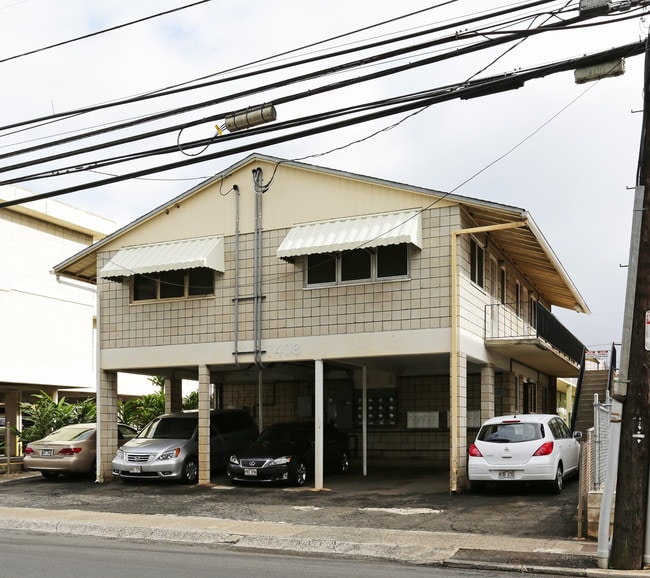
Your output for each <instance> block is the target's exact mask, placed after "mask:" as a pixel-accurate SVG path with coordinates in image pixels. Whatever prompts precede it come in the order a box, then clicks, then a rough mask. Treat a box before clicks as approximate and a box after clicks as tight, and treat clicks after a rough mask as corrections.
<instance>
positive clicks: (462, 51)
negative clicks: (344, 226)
mask: <svg viewBox="0 0 650 578" xmlns="http://www.w3.org/2000/svg"><path fill="white" fill-rule="evenodd" d="M576 21H579V18H578V19H576ZM571 22H573V20H572V21H569V24H570V23H571ZM567 25H568V24H567ZM553 29H554V28H553ZM545 31H546V28H544V27H539V28H537V29H535V30H534V31H530V30H524V31H519V32H514V33H512V36H506V35H503V36H500V37H498V38H494V39H488V40H484V41H482V42H477V43H475V44H471V45H469V46H465V47H464V48H458V49H456V50H452V51H449V52H447V53H443V54H439V55H435V56H431V57H428V58H423V59H420V60H418V61H410V62H408V63H406V64H402V65H400V66H396V67H392V68H388V69H384V70H381V71H378V72H374V73H371V74H367V75H364V76H359V77H355V78H351V79H346V80H344V81H340V82H336V83H330V84H328V85H325V86H323V87H320V88H311V89H309V90H306V91H303V92H301V93H297V94H293V95H289V96H285V97H282V98H278V99H275V100H274V104H275V105H276V106H279V105H282V104H286V103H289V102H293V101H296V100H299V99H303V98H308V97H313V96H315V95H317V94H323V93H325V92H330V91H334V90H339V89H341V88H344V87H348V86H353V85H356V84H359V83H361V82H368V81H370V80H376V79H379V78H382V77H384V76H389V75H393V74H398V73H401V72H404V71H407V70H411V69H413V68H416V67H422V66H427V65H430V64H433V63H438V62H442V61H443V60H446V59H449V58H456V57H459V56H462V55H466V54H469V53H471V52H476V51H479V50H483V49H486V48H490V47H493V46H497V45H501V44H505V43H508V42H512V41H514V40H517V39H522V38H526V37H528V35H530V34H531V33H536V34H539V33H542V32H545ZM484 34H485V33H476V32H468V33H465V34H463V35H458V34H457V35H455V36H454V37H452V38H450V37H445V38H442V39H437V40H434V41H430V42H428V43H426V44H427V45H428V47H431V46H434V45H437V44H440V43H442V44H444V43H446V42H449V41H451V40H452V39H453V40H458V39H459V38H463V39H464V38H466V37H482V36H483V35H484ZM411 51H412V49H411V48H407V49H400V50H397V51H392V52H391V53H389V57H391V58H392V57H394V56H396V55H400V56H402V55H403V54H405V53H409V52H411ZM384 54H385V53H384ZM377 58H379V59H382V60H383V59H384V58H385V56H384V55H381V56H377V57H374V58H373V59H372V60H373V61H376V59H377ZM368 61H369V59H368V58H366V59H364V62H365V63H366V64H367V63H368ZM340 68H341V65H339V66H337V67H334V68H330V69H327V70H326V71H316V72H311V73H307V74H305V75H301V76H299V77H293V78H291V79H289V80H285V81H280V82H275V83H272V84H269V85H265V86H262V87H259V86H258V87H255V88H251V89H247V90H245V91H240V92H238V93H235V94H232V95H229V96H227V97H222V98H219V99H211V100H210V101H207V102H204V103H200V104H198V105H192V106H189V105H188V106H185V107H182V108H181V109H176V110H175V111H173V112H172V113H167V112H166V113H160V114H159V115H157V116H156V117H149V120H150V121H151V120H153V119H154V118H155V119H158V120H159V119H161V118H166V117H168V116H170V115H175V114H178V113H179V112H188V111H189V110H192V109H194V108H195V107H199V106H201V107H202V106H208V105H214V104H217V103H220V102H224V101H226V100H227V99H235V98H242V97H244V96H250V95H251V94H255V93H257V92H260V91H267V90H271V89H275V88H279V87H282V86H287V85H288V84H294V83H297V82H302V81H305V80H310V79H314V78H317V77H319V76H324V75H326V74H330V73H331V72H333V71H334V70H338V69H340ZM228 112H229V111H224V112H218V113H214V114H212V115H211V116H210V117H208V118H201V119H199V120H194V121H185V122H183V123H182V124H179V125H174V126H172V127H165V128H160V129H156V130H154V131H149V132H145V133H140V134H138V135H135V136H130V137H127V138H124V139H118V140H115V141H111V142H108V143H103V144H99V145H93V146H92V147H87V148H83V149H77V150H74V151H66V152H64V153H60V154H58V155H51V156H45V157H39V158H38V159H34V160H30V161H25V162H23V163H16V164H13V165H9V166H5V167H2V168H0V172H7V171H13V170H17V169H20V168H25V167H27V166H32V165H34V164H42V163H45V162H50V161H53V160H58V159H60V158H66V157H69V156H74V155H79V154H84V153H87V152H94V151H97V150H100V149H102V148H110V147H114V146H119V145H123V144H127V143H130V142H135V141H137V140H143V139H148V138H152V137H154V136H160V135H162V134H165V133H167V132H171V131H174V132H175V131H177V130H183V129H185V128H189V127H191V126H197V125H199V124H205V123H206V122H211V121H214V120H217V119H219V118H223V117H224V116H225V115H226V114H228ZM139 123H140V121H134V122H130V123H126V124H123V125H121V126H120V127H119V128H122V129H123V128H132V127H133V126H134V125H136V124H139ZM110 130H114V129H113V128H107V129H101V130H97V131H93V132H92V133H86V134H85V135H75V136H73V137H68V138H65V139H60V140H58V141H54V142H50V143H45V144H40V145H35V146H32V147H28V148H26V149H20V150H15V151H11V152H9V153H3V154H0V159H5V158H9V157H12V156H17V155H20V154H27V153H33V152H37V151H40V150H43V149H45V148H50V147H54V146H60V145H63V144H68V143H70V142H73V141H76V140H79V139H82V138H88V137H90V136H98V135H101V134H105V133H106V132H108V131H110Z"/></svg>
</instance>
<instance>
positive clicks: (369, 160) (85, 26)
mask: <svg viewBox="0 0 650 578" xmlns="http://www.w3.org/2000/svg"><path fill="white" fill-rule="evenodd" d="M192 4H194V5H192ZM533 4H537V5H536V6H533ZM614 4H617V3H616V2H614ZM190 5H192V6H190ZM522 5H527V6H529V7H528V8H527V9H525V10H523V11H519V12H516V13H512V14H509V15H506V14H504V15H502V16H500V17H498V18H496V19H492V20H489V21H476V22H463V20H466V19H469V18H474V17H479V16H481V15H485V14H487V13H490V12H493V11H494V10H497V9H506V8H516V7H521V6H522ZM577 5H578V0H572V1H567V0H563V1H550V2H545V3H542V2H537V3H533V2H523V1H518V2H515V1H513V0H489V1H488V0H482V1H481V2H476V1H475V0H474V1H472V0H457V1H442V0H439V1H438V2H427V1H424V0H411V1H410V2H408V3H395V2H389V1H385V0H373V1H370V0H357V1H355V2H350V1H349V0H347V1H341V0H330V1H328V2H304V1H303V2H299V1H294V0H269V1H268V2H265V3H262V2H259V1H258V2H254V1H246V0H243V1H239V2H226V1H219V0H211V1H204V2H192V1H191V0H185V1H183V0H139V1H138V2H133V1H132V0H110V1H108V0H94V1H93V2H88V1H87V0H0V78H1V79H2V91H1V92H0V99H1V101H2V106H1V107H0V171H2V174H0V179H3V182H7V179H17V180H18V181H20V182H17V185H18V186H20V187H23V188H25V189H27V190H28V191H31V192H33V193H47V192H51V191H56V190H59V189H65V188H66V187H70V186H74V185H77V184H79V183H89V182H94V181H98V180H101V179H103V178H106V177H107V176H108V175H124V174H127V173H129V172H132V171H137V170H143V169H146V168H150V167H155V166H160V165H163V164H166V163H173V162H176V161H181V160H187V159H189V158H193V159H195V160H201V162H198V163H196V164H192V165H189V166H185V167H179V168H176V169H174V170H167V171H164V172H158V173H155V174H151V175H149V176H146V177H143V178H138V179H128V180H125V181H123V182H117V183H113V184H109V185H103V186H97V187H93V188H89V189H87V190H83V191H80V192H75V193H71V194H66V195H64V196H60V197H57V198H58V200H60V201H63V202H66V203H68V204H71V205H74V206H76V207H78V208H81V209H84V210H87V211H90V212H93V213H96V214H98V215H101V216H104V217H106V218H109V219H112V220H114V221H115V222H116V224H117V225H119V226H122V225H125V224H126V223H128V222H130V221H132V220H133V219H135V218H137V217H138V216H140V215H142V214H143V213H146V212H148V211H150V210H152V209H153V208H155V207H156V206H158V205H160V204H161V203H163V202H165V201H167V200H169V199H170V198H172V197H174V196H176V195H178V194H180V193H182V192H184V191H185V190H187V189H189V188H191V187H192V186H194V185H196V184H198V183H200V182H201V181H202V180H203V179H205V178H208V177H210V176H211V175H213V174H215V173H217V172H219V171H221V170H224V169H225V168H227V167H228V166H230V165H231V164H233V163H235V162H237V161H238V160H240V159H241V158H243V157H244V156H246V155H247V154H248V153H246V152H236V153H234V154H229V153H228V151H229V149H230V148H231V147H233V146H235V145H239V144H248V145H250V144H251V143H255V142H256V141H254V140H251V139H249V140H246V139H241V140H240V141H231V142H228V143H226V142H225V141H222V142H220V141H219V139H218V137H216V138H214V139H213V141H212V142H210V143H209V144H208V145H207V146H206V147H200V148H195V149H186V150H185V151H184V152H181V151H179V150H176V151H174V152H173V153H171V154H168V155H166V156H164V157H162V156H161V157H148V158H144V159H137V160H131V161H129V162H125V163H120V164H116V165H108V166H102V167H101V168H98V167H96V166H93V165H92V163H93V162H95V161H96V160H97V159H98V158H99V159H106V158H109V157H113V156H115V155H119V154H124V153H125V152H129V153H132V152H134V151H142V150H148V149H150V148H155V147H177V148H179V145H180V148H183V145H184V144H185V143H189V142H191V141H194V140H199V139H211V138H212V137H214V136H215V128H214V127H215V124H222V121H219V122H216V123H215V121H214V118H217V117H218V116H219V115H220V114H221V113H222V112H224V111H225V112H227V111H232V110H237V109H240V108H245V107H248V106H254V105H256V104H260V103H262V102H274V101H276V100H277V99H284V100H285V101H287V103H286V104H285V105H279V106H278V107H277V111H278V121H285V120H292V119H296V118H300V117H302V116H305V115H314V114H322V113H324V112H328V111H332V110H334V109H337V108H341V107H345V106H352V105H359V104H366V103H369V102H374V101H379V100H382V99H386V98H391V97H397V96H401V95H405V94H410V93H414V92H417V91H424V90H432V89H437V88H440V87H445V86H447V85H455V84H457V83H463V82H466V81H467V80H469V79H478V78H482V77H485V76H496V75H506V74H511V73H513V72H517V71H522V70H527V69H529V68H531V67H537V66H540V65H544V64H549V63H552V62H556V61H565V60H567V59H570V58H575V57H579V56H582V55H584V54H591V53H594V52H599V51H603V50H608V49H611V48H614V47H618V46H623V45H627V44H631V43H635V42H639V41H640V40H642V39H643V38H645V36H646V35H647V25H648V23H647V22H646V21H645V20H644V18H643V16H644V15H643V12H641V11H638V10H637V11H632V12H628V13H625V14H622V13H616V14H613V15H610V16H608V17H603V18H600V19H596V20H590V21H589V22H590V23H607V24H606V25H599V26H582V27H577V26H573V27H571V28H567V27H566V26H564V27H560V28H561V29H558V30H555V31H548V32H544V33H542V34H535V35H527V36H525V37H524V38H523V40H522V41H521V42H519V41H517V42H510V43H507V44H502V45H499V46H496V47H492V48H490V49H483V50H480V51H476V52H474V53H472V54H469V55H466V56H454V57H453V58H446V59H444V60H442V61H440V62H437V63H432V64H428V65H426V66H417V65H416V64H418V62H419V61H420V60H422V59H424V58H432V57H433V56H436V55H443V54H446V53H450V51H458V50H459V49H462V48H466V47H468V46H470V45H473V44H474V43H477V42H479V41H487V40H490V39H496V38H503V37H504V34H496V33H495V31H496V30H497V26H496V25H497V24H498V25H499V26H498V29H499V30H500V32H502V33H503V32H506V33H508V34H512V33H513V32H515V31H520V32H523V31H526V30H528V29H531V28H533V29H534V28H537V27H539V26H542V25H550V24H556V25H559V24H561V23H562V22H566V21H567V20H569V19H571V18H573V17H575V16H576V15H577V12H576V11H575V7H576V6H577ZM182 7H185V8H183V9H181V10H176V11H174V12H170V13H169V14H166V15H161V16H157V17H155V18H148V17H150V16H153V15H157V14H160V13H162V12H165V11H172V10H174V9H178V8H182ZM571 8H573V9H574V10H573V11H571V10H570V9H571ZM478 9H480V10H481V12H480V13H477V12H476V11H477V10H478ZM559 10H560V11H561V12H560V13H556V12H557V11H559ZM562 10H563V11H562ZM408 14H410V16H407V15H408ZM534 14H536V15H538V16H537V17H536V18H535V19H532V20H531V19H530V18H529V17H530V16H532V15H534ZM624 16H629V18H628V19H626V20H623V19H622V18H623V17H624ZM520 17H521V20H520V21H517V19H518V18H520ZM524 17H525V18H524ZM614 20H616V21H614ZM136 21H139V22H136ZM508 22H509V24H506V23H508ZM380 23H384V24H382V25H379V26H378V24H380ZM488 24H490V25H491V26H492V28H491V34H488V33H486V30H485V28H484V27H485V26H487V25H488ZM443 27H447V28H445V30H440V31H439V32H436V33H431V34H426V35H425V34H422V35H420V36H415V37H414V38H412V39H411V40H409V41H406V42H404V41H402V42H395V43H393V44H386V45H384V46H381V47H376V48H373V49H367V50H363V51H359V50H360V48H361V47H362V46H363V45H367V44H369V43H371V42H373V43H379V42H382V41H387V40H389V39H394V38H396V37H398V36H400V35H405V34H415V33H420V32H424V31H426V30H428V29H431V28H443ZM109 29H112V30H110V31H108V30H109ZM355 31H356V32H355ZM352 32H355V33H354V34H349V33H352ZM481 32H483V33H484V34H481ZM447 37H451V38H450V40H449V41H447V42H444V43H443V42H439V44H438V45H437V46H429V47H426V48H422V49H420V50H418V51H417V52H409V53H405V54H395V55H394V56H393V57H392V58H391V59H390V60H388V61H386V62H381V63H372V64H367V65H365V66H363V67H355V68H353V69H351V70H349V71H347V72H330V73H328V74H320V75H316V77H315V78H314V79H313V80H310V81H308V82H302V83H297V84H289V85H286V86H279V87H276V88H271V87H269V88H268V89H265V90H263V91H260V92H257V93H256V89H259V87H262V86H266V85H271V84H275V83H281V81H285V80H287V79H291V78H295V77H296V76H298V75H300V74H304V73H307V72H313V71H316V70H324V69H326V68H329V67H331V66H332V65H334V64H340V63H343V62H350V61H351V60H354V59H357V58H359V57H361V56H363V57H368V56H372V55H376V54H379V53H381V52H387V51H389V50H395V49H397V48H402V49H405V48H406V47H408V46H412V45H413V44H415V43H420V42H425V41H430V40H432V39H438V40H442V39H443V38H447ZM454 37H455V38H456V40H455V41H454V42H452V41H451V40H452V39H453V38H454ZM75 39H76V40H75ZM344 49H346V50H350V53H349V54H348V55H346V56H341V57H338V58H336V59H324V58H320V59H319V58H318V57H324V56H326V55H327V54H329V53H331V52H333V51H334V50H344ZM351 49H357V50H356V51H353V50H351ZM306 58H311V59H313V60H314V62H313V63H311V64H303V65H301V66H299V67H291V68H286V69H283V70H277V71H275V72H268V73H266V74H263V75H260V74H259V73H260V72H261V71H262V70H263V69H264V68H268V67H269V66H272V65H273V66H278V65H280V64H290V63H295V62H296V60H298V59H306ZM643 59H644V57H643V56H642V55H640V56H634V57H631V58H628V59H626V62H625V70H626V72H625V74H624V75H623V76H619V77H616V78H607V79H603V80H601V81H599V82H595V83H588V84H576V83H575V82H574V75H573V72H572V71H568V72H562V73H558V74H553V75H549V76H546V77H544V78H540V79H535V80H530V81H528V82H526V84H525V85H524V86H523V87H522V88H519V89H518V90H511V91H508V92H500V93H498V94H493V95H489V96H484V97H481V98H473V99H471V100H460V99H455V100H449V101H446V102H442V103H439V104H435V105H432V106H429V107H427V108H426V109H424V110H420V112H418V114H415V115H413V114H412V113H401V114H398V115H393V116H388V117H385V118H380V119H377V120H374V121H372V122H367V123H362V124H351V125H350V126H348V127H346V128H343V129H339V130H336V131H329V132H324V133H322V134H317V135H313V136H309V137H305V138H300V139H292V140H289V141H287V142H285V143H283V144H275V145H262V146H257V147H256V148H255V150H258V151H259V152H263V153H265V154H269V155H274V156H278V157H282V158H286V159H304V160H305V162H309V163H313V164H317V165H322V166H327V167H333V168H336V169H340V170H345V171H351V172H356V173H361V174H365V175H369V176H375V177H379V178H384V179H389V180H394V181H398V182H403V183H408V184H411V185H417V186H422V187H427V188H431V189H437V190H441V191H451V192H454V193H455V194H458V195H464V196H468V197H475V198H480V199H486V200H490V201H494V202H498V203H503V204H506V205H513V206H516V207H521V208H524V209H526V210H528V211H529V212H530V213H531V215H532V217H533V219H534V220H535V222H536V223H537V225H538V226H539V227H540V229H541V230H542V232H543V233H544V235H545V236H546V239H547V240H548V242H549V244H550V245H551V247H552V248H553V249H554V251H555V252H556V254H557V256H558V258H559V259H560V261H561V262H562V263H563V265H564V267H565V268H566V270H567V272H568V274H569V276H570V277H571V279H572V280H573V282H574V283H575V285H576V286H577V287H578V289H579V291H580V292H581V293H582V295H583V297H584V298H585V300H586V302H587V304H588V305H589V307H590V308H591V311H592V314H591V315H589V316H586V315H579V314H576V313H573V312H570V311H563V310H559V309H557V310H554V313H555V314H556V315H557V316H558V317H559V318H560V320H561V321H562V322H563V323H565V325H567V327H568V328H569V329H570V330H571V331H572V332H573V333H574V334H575V335H576V336H577V337H578V338H579V339H581V340H582V341H583V342H584V343H586V344H587V345H589V346H590V347H593V348H604V347H607V346H608V345H609V344H611V343H612V342H620V341H621V338H622V332H623V323H622V319H623V311H624V306H625V284H626V278H627V269H626V265H627V262H628V255H629V243H630V228H631V221H632V202H633V195H634V192H633V187H634V185H635V184H636V183H635V180H636V168H637V164H638V155H639V138H640V130H641V122H642V115H641V113H640V111H641V108H642V96H643V80H642V76H643V72H642V71H643ZM250 63H255V64H250ZM409 63H410V64H411V67H410V68H408V69H406V70H404V71H402V72H400V73H398V74H392V75H387V76H384V77H382V78H378V79H376V80H374V81H368V82H363V83H359V84H357V85H356V86H351V87H349V88H345V89H343V88H341V89H337V90H332V91H329V92H327V93H325V94H323V95H320V96H318V95H311V96H305V97H304V98H300V99H293V98H292V97H294V96H295V95H298V94H304V95H306V94H307V92H306V91H308V90H309V91H312V92H313V91H314V90H315V89H317V88H320V87H324V86H326V85H329V84H331V83H335V82H340V81H343V80H347V79H351V78H358V77H361V76H365V75H368V74H372V73H374V72H377V71H380V70H385V69H387V68H391V67H398V66H399V67H401V66H403V65H405V64H409ZM249 64H250V65H249ZM244 65H249V66H244ZM225 71H228V72H225ZM234 75H240V76H241V77H242V78H240V79H239V80H230V81H228V82H226V81H225V80H226V79H227V78H229V77H232V76H234ZM198 79H203V80H202V82H208V81H210V82H211V81H215V80H219V82H211V84H210V85H209V86H207V87H205V88H200V89H199V88H196V89H194V90H187V91H183V92H179V93H177V94H173V95H169V96H166V97H164V98H157V99H147V100H144V101H140V102H136V103H133V104H129V105H125V104H122V105H119V106H113V107H110V108H105V109H101V110H98V111H96V112H93V113H86V114H77V115H74V116H72V117H67V118H66V117H63V118H61V117H60V116H57V117H54V118H51V116H52V115H62V114H63V113H67V112H70V111H79V110H80V109H84V108H87V107H90V106H92V105H96V104H99V103H108V102H119V101H122V100H124V99H127V98H129V97H134V96H136V95H143V94H148V93H152V92H154V91H159V90H160V89H164V88H167V87H172V86H179V87H180V86H185V87H192V86H195V84H196V83H197V82H198ZM241 91H247V92H248V93H249V94H248V95H246V96H242V97H238V98H235V97H233V95H234V94H235V93H238V92H241ZM218 99H221V102H218V103H215V104H212V105H210V106H205V107H203V108H198V109H197V110H194V111H192V112H189V113H185V114H182V115H176V116H173V117H170V118H165V119H164V120H161V121H154V122H149V123H146V124H140V125H137V126H135V127H132V128H128V129H124V130H123V131H121V132H118V131H115V132H110V133H107V134H102V135H98V136H96V137H93V138H87V139H84V140H79V141H75V142H73V143H70V144H66V145H61V146H59V147H51V148H47V149H43V150H39V151H36V152H31V153H24V154H22V155H15V156H8V155H9V154H10V153H15V152H16V151H18V150H23V149H25V148H28V147H33V146H40V145H42V144H44V143H51V142H52V141H53V140H55V139H62V138H68V137H70V136H72V135H82V134H86V133H87V132H89V131H91V130H93V131H95V130H99V129H100V128H105V127H110V126H114V125H115V124H116V123H118V122H120V123H122V122H126V121H132V120H133V119H139V118H142V117H143V116H145V115H151V114H154V113H164V112H169V111H174V110H176V109H178V108H179V107H182V106H187V105H193V104H195V103H200V102H206V101H211V100H213V101H217V100H218ZM418 110H419V109H418ZM413 112H415V111H413ZM34 119H41V120H38V122H36V123H31V124H22V123H23V122H24V121H32V120H34ZM203 119H204V120H205V121H204V122H202V120H203ZM54 120H56V122H52V121H54ZM175 123H178V124H179V125H183V123H188V124H190V123H191V124H193V125H195V126H191V127H188V128H187V129H185V130H175V131H173V132H171V131H170V132H167V133H165V134H163V135H161V136H159V137H156V138H152V139H149V140H147V141H139V142H137V143H135V144H134V143H129V144H125V145H124V146H123V147H113V148H110V149H99V150H94V151H90V152H89V153H86V154H85V156H83V155H80V156H79V157H76V158H75V159H74V160H68V159H64V160H62V161H52V162H51V163H49V164H47V163H45V164H36V165H34V164H32V165H29V164H28V166H27V167H24V168H18V169H16V168H15V169H11V170H10V169H8V167H9V166H11V165H14V164H15V163H20V162H23V161H25V162H31V163H34V161H35V159H40V158H42V157H43V156H47V155H51V154H56V153H62V152H65V151H70V150H71V149H72V148H80V147H86V146H90V147H92V146H96V145H98V144H100V143H103V142H108V141H110V140H114V139H118V138H125V139H127V140H128V139H129V138H130V137H132V136H133V135H136V134H138V133H142V132H144V131H150V130H153V129H154V128H156V127H160V126H163V125H164V126H166V127H169V126H172V125H175ZM393 125H395V126H393ZM389 127H392V128H390V129H389V130H385V129H388V128H389ZM285 134H289V133H288V132H285ZM203 149H205V150H203ZM219 151H222V153H223V154H224V155H225V156H223V157H220V158H212V159H205V157H206V156H209V155H210V154H212V155H213V157H216V154H214V153H217V152H219ZM3 155H4V157H3ZM190 155H194V156H193V157H190ZM203 159H205V160H203ZM57 162H58V164H57ZM75 163H76V164H75ZM78 164H82V165H84V166H85V167H86V169H88V168H90V169H92V170H90V171H89V170H83V171H74V172H72V173H71V174H70V172H69V171H64V172H66V174H63V175H61V174H59V173H61V172H62V171H61V170H59V169H60V168H61V167H66V168H67V167H69V166H77V165H78ZM52 171H58V173H57V175H56V176H54V175H53V173H52ZM35 173H42V176H41V178H37V179H34V178H30V179H29V180H23V179H25V177H26V176H27V175H33V174H35Z"/></svg>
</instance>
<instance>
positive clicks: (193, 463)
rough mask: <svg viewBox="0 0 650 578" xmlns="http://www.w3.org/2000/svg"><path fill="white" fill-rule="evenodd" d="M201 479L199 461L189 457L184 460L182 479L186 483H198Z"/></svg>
mask: <svg viewBox="0 0 650 578" xmlns="http://www.w3.org/2000/svg"><path fill="white" fill-rule="evenodd" d="M198 480H199V462H198V461H197V460H196V458H187V459H186V460H185V462H183V471H182V474H181V481H182V482H183V483H184V484H196V482H197V481H198Z"/></svg>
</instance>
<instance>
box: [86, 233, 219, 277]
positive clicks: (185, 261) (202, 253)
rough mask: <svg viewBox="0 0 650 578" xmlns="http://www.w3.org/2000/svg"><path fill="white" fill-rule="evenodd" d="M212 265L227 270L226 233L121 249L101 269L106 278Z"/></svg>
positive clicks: (216, 268) (101, 274)
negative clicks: (225, 267)
mask: <svg viewBox="0 0 650 578" xmlns="http://www.w3.org/2000/svg"><path fill="white" fill-rule="evenodd" d="M198 267H208V268H210V269H214V270H215V271H221V272H223V270H224V255H223V237H202V238H200V239H182V240H180V241H167V242H165V243H153V244H151V245H137V246H134V247H126V248H124V249H120V250H119V251H118V252H117V253H116V254H115V255H114V256H113V257H112V258H111V260H110V261H109V262H108V263H106V265H104V266H103V267H102V269H101V271H100V272H99V276H100V277H102V278H104V279H110V278H112V277H129V276H131V275H137V274H140V275H142V274H146V273H156V272H160V271H176V270H178V269H196V268H198Z"/></svg>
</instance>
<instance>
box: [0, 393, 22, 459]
mask: <svg viewBox="0 0 650 578" xmlns="http://www.w3.org/2000/svg"><path fill="white" fill-rule="evenodd" d="M21 401H22V392H21V391H20V390H14V391H8V392H7V393H6V394H5V419H6V420H7V424H8V427H7V431H6V433H5V449H4V455H5V456H7V455H9V456H12V457H13V456H17V455H19V454H20V453H21V452H20V451H19V443H18V438H17V436H16V435H15V434H14V433H13V431H12V430H13V428H18V429H19V430H22V429H23V428H22V423H21V421H20V402H21Z"/></svg>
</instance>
